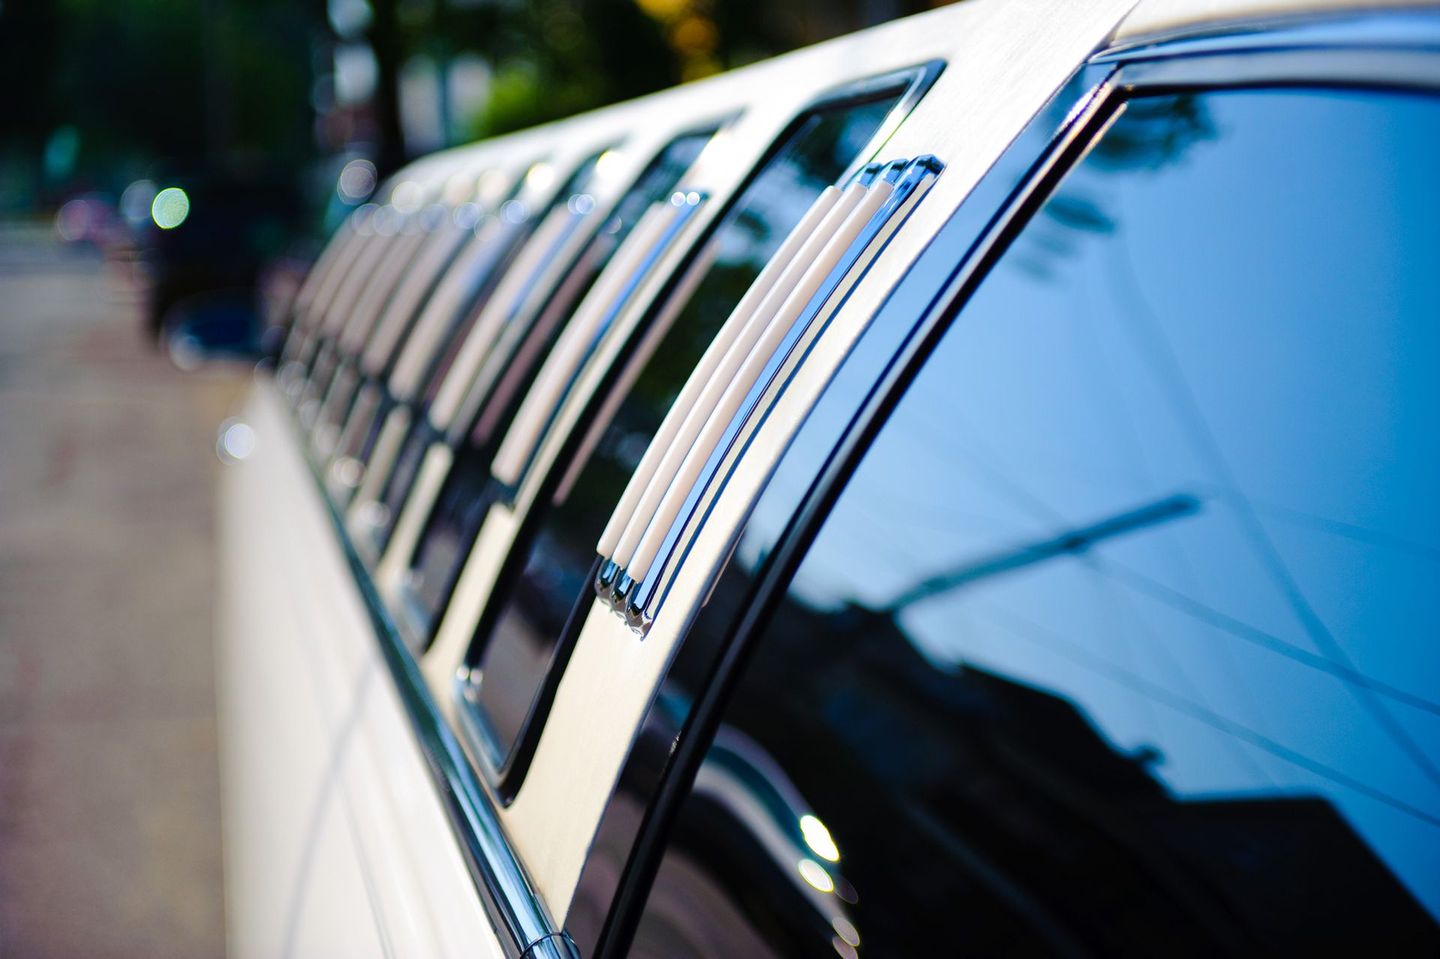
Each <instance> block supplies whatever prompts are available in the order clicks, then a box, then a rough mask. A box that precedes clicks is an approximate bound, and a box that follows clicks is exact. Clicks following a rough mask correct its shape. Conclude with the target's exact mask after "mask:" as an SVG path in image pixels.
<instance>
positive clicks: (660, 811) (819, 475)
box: [594, 11, 1440, 959]
mask: <svg viewBox="0 0 1440 959" xmlns="http://www.w3.org/2000/svg"><path fill="white" fill-rule="evenodd" d="M1347 25H1360V26H1362V27H1365V28H1366V29H1361V30H1359V31H1353V32H1348V33H1347ZM1257 30H1263V31H1264V32H1263V33H1258V34H1257V32H1256V31H1257ZM1376 56H1379V57H1382V58H1384V66H1381V67H1380V68H1379V69H1377V65H1376V64H1375V63H1374V59H1373V58H1374V57H1376ZM1277 84H1278V85H1282V86H1329V87H1336V86H1340V87H1351V88H1367V87H1369V88H1373V87H1381V88H1387V89H1393V88H1401V89H1416V90H1429V91H1435V92H1436V93H1440V16H1437V15H1435V14H1433V13H1427V14H1411V13H1390V12H1383V11H1382V12H1378V13H1376V12H1371V13H1361V14H1354V13H1347V14H1343V15H1336V16H1333V17H1331V16H1325V17H1315V16H1313V15H1312V16H1310V17H1301V18H1295V17H1291V18H1287V19H1285V20H1283V21H1278V22H1277V21H1265V26H1258V25H1257V24H1256V23H1254V22H1251V23H1248V24H1239V25H1235V26H1231V27H1229V28H1225V29H1218V28H1216V27H1215V26H1214V25H1201V26H1199V27H1196V28H1192V29H1189V30H1186V31H1182V32H1177V33H1176V34H1175V35H1174V36H1173V37H1172V38H1170V39H1167V40H1164V41H1143V42H1138V43H1134V44H1129V45H1125V46H1119V47H1115V48H1107V49H1104V50H1102V51H1100V52H1098V53H1097V54H1095V55H1094V56H1092V57H1091V58H1090V59H1088V60H1087V61H1086V62H1085V63H1083V64H1082V65H1081V66H1080V67H1079V69H1078V70H1077V71H1076V72H1075V73H1074V75H1073V76H1072V78H1071V80H1070V81H1069V82H1068V83H1066V84H1065V85H1064V86H1063V87H1062V88H1061V89H1060V91H1059V92H1058V93H1056V94H1055V96H1054V97H1053V98H1052V99H1051V100H1050V102H1049V103H1048V104H1047V105H1046V107H1045V108H1043V109H1042V110H1041V111H1040V112H1039V113H1037V115H1036V116H1035V117H1034V118H1033V119H1032V120H1031V121H1030V122H1029V123H1028V124H1026V126H1025V128H1024V130H1023V131H1022V133H1021V134H1020V135H1019V136H1018V137H1017V138H1016V139H1015V140H1014V141H1013V142H1012V143H1011V145H1010V146H1009V147H1007V148H1006V150H1005V151H1004V152H1003V153H1002V154H1001V156H1000V157H998V158H997V160H996V162H995V163H994V165H993V166H992V167H991V169H990V170H989V172H987V173H986V174H985V176H984V177H983V178H982V179H981V180H980V182H979V183H978V184H977V185H976V186H975V188H974V189H973V190H972V191H971V192H970V193H969V194H968V195H967V196H966V197H965V198H964V199H963V200H962V201H961V202H960V204H959V206H958V207H957V209H956V210H955V212H954V213H953V214H952V215H951V217H950V219H949V220H948V221H947V222H946V223H945V224H944V225H943V226H942V227H941V229H940V230H939V232H938V233H937V234H936V236H935V237H934V239H933V240H932V242H931V243H930V244H929V245H928V246H927V247H926V249H925V250H924V252H923V253H922V254H921V255H920V256H919V257H918V258H917V259H916V260H915V261H914V262H913V263H912V265H911V267H910V269H909V270H908V271H907V272H906V273H905V275H904V276H903V277H901V279H900V280H899V282H898V283H897V284H896V285H895V287H894V289H893V290H892V291H891V292H890V294H889V295H888V296H887V298H886V299H885V301H884V302H883V303H882V304H881V306H880V307H879V309H878V310H877V311H876V312H875V314H874V315H873V316H872V318H871V320H870V322H869V324H868V325H867V327H866V329H865V331H864V332H863V333H862V334H861V337H860V339H859V341H857V343H856V344H855V347H854V349H853V350H852V351H851V353H850V354H849V355H848V356H847V357H846V358H845V360H844V361H843V362H842V364H841V366H840V368H839V369H838V370H837V371H836V373H835V375H834V376H833V377H832V379H831V380H830V382H829V383H828V384H827V385H826V387H825V388H824V390H823V391H822V393H821V395H820V398H819V400H818V401H817V402H816V404H815V406H814V407H812V409H811V412H810V414H807V416H806V420H805V422H804V423H803V424H802V425H801V426H800V428H799V431H800V432H804V431H806V430H807V428H809V429H811V430H812V431H814V432H815V433H819V434H820V436H821V440H820V441H819V442H815V443H800V442H795V441H794V439H792V442H791V443H790V444H789V445H788V447H787V449H786V451H785V453H783V454H782V456H781V458H780V461H779V462H778V463H777V464H776V465H775V467H774V468H773V469H772V470H771V472H770V475H771V476H773V475H774V473H775V472H777V471H778V470H779V469H780V468H782V467H783V466H785V465H787V463H796V462H802V465H801V466H800V467H799V468H798V473H799V474H800V475H803V476H808V477H813V479H812V481H811V482H810V484H809V486H808V488H807V489H805V491H804V492H803V494H802V495H801V496H800V497H799V498H798V500H796V501H794V502H793V503H791V504H788V505H789V506H790V507H791V508H790V512H789V513H788V514H787V515H789V516H790V517H791V519H790V521H789V522H788V523H787V524H786V526H785V527H784V528H783V530H781V531H780V532H779V533H778V534H777V535H776V536H775V537H774V538H773V540H772V541H769V542H766V543H764V544H762V545H761V547H760V554H761V555H763V556H765V559H764V560H763V561H762V562H761V563H760V564H759V565H758V566H757V568H756V570H755V573H754V586H753V588H752V589H751V590H750V592H749V594H748V595H747V598H746V601H745V602H744V603H743V604H742V609H743V612H742V613H741V614H740V616H739V617H738V619H737V620H735V621H734V622H732V623H730V624H729V625H728V627H727V628H726V632H727V639H726V640H725V642H724V643H723V644H722V651H721V653H720V654H719V658H718V660H717V662H716V663H715V664H714V666H713V669H711V670H710V678H709V681H708V685H707V686H706V688H705V689H704V690H703V691H702V692H701V694H700V695H699V696H698V697H697V699H696V701H695V703H694V704H693V706H692V707H691V710H690V713H689V715H688V716H687V717H686V718H685V720H684V721H683V723H682V724H681V727H680V729H681V732H680V734H679V737H678V739H677V740H675V741H674V742H671V743H670V744H669V752H668V757H667V759H666V763H665V769H664V770H663V772H661V773H660V774H659V776H658V778H657V779H656V780H655V781H656V788H655V789H654V791H653V792H652V793H651V795H650V797H649V801H648V803H647V805H646V807H645V811H644V816H643V820H642V823H641V825H640V827H639V830H638V832H637V833H636V835H635V836H634V842H633V845H632V846H631V852H630V855H629V857H628V859H627V861H626V863H625V866H624V869H623V872H622V876H621V879H620V881H619V885H618V887H617V888H616V889H615V891H614V895H613V896H612V897H611V900H610V908H609V911H608V912H607V914H606V918H605V922H604V927H603V930H602V932H601V934H600V940H599V943H598V944H597V948H596V950H595V952H594V956H596V957H597V959H604V957H611V956H615V957H619V956H623V955H624V954H625V953H626V951H627V950H628V948H629V945H630V942H631V939H632V938H633V935H634V931H635V927H636V925H637V924H638V921H639V918H640V915H641V913H642V912H643V909H644V906H645V901H646V898H647V897H648V894H649V889H650V883H651V881H652V880H653V878H654V875H655V871H656V869H657V868H658V864H659V859H660V855H661V854H662V853H663V851H664V847H665V843H666V839H667V837H668V833H669V827H670V825H671V823H672V822H673V820H674V817H675V815H676V814H677V812H678V809H679V806H680V803H681V802H682V801H683V799H684V798H685V796H686V794H687V793H688V790H689V786H690V783H691V782H692V781H693V778H694V774H695V771H696V769H698V767H699V763H700V761H701V759H702V758H703V756H704V754H705V752H706V750H707V749H708V746H709V743H710V741H711V738H712V734H713V731H714V729H715V727H716V725H717V724H718V722H719V719H720V716H721V714H722V713H723V710H724V707H725V705H726V703H727V700H728V693H729V691H730V690H731V689H732V688H733V686H734V683H735V680H736V679H737V677H738V673H739V670H740V668H741V667H742V666H743V662H744V659H745V656H746V653H747V651H748V648H749V647H750V645H751V644H752V643H753V642H754V641H755V640H756V639H757V638H758V637H759V635H760V634H761V633H763V631H764V628H765V626H766V624H767V623H768V621H769V619H770V616H771V614H772V612H773V611H774V609H775V607H776V605H777V604H778V603H779V601H780V599H781V598H782V597H783V596H784V594H785V592H786V590H787V588H788V586H789V583H790V581H791V579H792V578H793V576H794V573H795V572H796V570H797V569H798V568H799V565H800V563H801V561H802V560H803V559H804V557H805V555H806V554H807V552H808V550H809V547H810V545H811V543H813V541H814V539H815V536H816V535H817V534H818V532H819V530H820V528H821V527H822V525H823V523H824V521H825V519H826V518H827V517H828V515H829V513H830V510H831V508H832V507H833V505H834V503H835V501H836V500H837V499H838V497H839V495H840V493H841V492H842V491H843V489H844V487H845V485H846V482H847V481H848V479H849V477H850V476H851V474H852V473H853V472H854V471H855V469H856V468H857V467H858V465H859V464H860V462H861V461H862V460H863V457H864V455H865V453H866V452H867V450H868V449H869V446H870V442H871V441H872V440H873V439H874V437H875V436H876V435H877V434H878V432H879V431H880V429H881V428H882V427H883V425H884V423H885V421H886V420H887V419H888V415H889V412H890V411H891V410H892V409H893V408H894V406H895V405H896V403H898V401H899V399H900V396H901V395H902V394H903V392H904V390H905V388H906V387H907V386H908V385H909V383H910V381H911V380H913V379H914V377H915V375H916V374H918V372H919V370H920V369H921V367H922V366H923V365H924V362H925V360H926V359H927V358H928V356H929V354H930V353H931V352H932V349H933V347H934V345H935V344H936V343H937V342H938V341H939V339H940V338H941V337H942V336H943V335H944V334H945V332H946V331H947V330H948V329H949V326H950V323H951V321H952V320H953V319H954V318H955V316H956V315H958V314H959V313H960V312H961V311H962V310H963V309H964V306H965V303H966V301H967V300H968V298H969V296H970V294H971V293H973V291H974V289H975V288H976V286H978V284H979V282H980V281H981V280H983V278H984V276H985V275H986V274H987V273H988V271H989V269H990V267H991V266H992V265H993V264H994V262H995V261H996V260H997V259H998V257H999V256H1000V254H1001V253H1003V251H1004V249H1005V247H1006V245H1007V244H1008V241H1009V240H1010V239H1012V238H1013V237H1014V236H1015V235H1016V234H1017V233H1018V232H1019V230H1020V229H1023V228H1024V226H1025V225H1026V224H1027V223H1028V222H1029V220H1030V218H1031V216H1032V215H1033V213H1034V212H1035V210H1036V209H1037V208H1038V207H1039V206H1040V205H1041V204H1042V203H1043V202H1044V200H1045V199H1047V198H1048V196H1049V193H1050V191H1051V190H1052V189H1053V187H1054V186H1055V185H1056V184H1057V183H1058V181H1059V180H1060V179H1061V178H1062V177H1063V176H1064V175H1065V174H1066V173H1067V172H1068V171H1069V170H1070V169H1072V168H1073V167H1074V166H1075V165H1076V164H1077V163H1078V162H1079V160H1080V159H1081V158H1083V156H1084V154H1085V153H1086V152H1087V151H1088V150H1089V148H1090V147H1091V146H1092V145H1093V144H1094V143H1095V142H1096V140H1098V138H1099V136H1100V135H1102V134H1103V132H1104V129H1105V127H1106V125H1107V124H1108V122H1109V120H1110V119H1111V118H1112V117H1113V116H1114V112H1115V110H1116V109H1117V108H1118V107H1119V106H1120V105H1121V104H1123V103H1124V102H1125V101H1127V100H1129V99H1133V98H1136V97H1140V96H1146V95H1154V94H1161V93H1165V92H1173V91H1176V90H1177V89H1187V88H1189V89H1207V90H1210V89H1224V88H1234V87H1242V86H1243V87H1253V86H1258V85H1277ZM821 404H827V405H829V406H830V407H832V409H833V411H834V413H833V414H832V415H821V416H815V415H813V414H814V412H815V410H817V409H819V407H820V406H821ZM838 414H848V415H838ZM835 422H839V423H843V424H844V425H843V426H841V427H839V428H838V429H834V428H832V427H827V426H825V425H823V424H826V423H835ZM822 431H823V432H822ZM798 435H799V433H797V438H798ZM804 450H824V451H826V452H824V453H820V454H818V455H817V454H814V453H812V454H809V455H808V457H807V454H806V453H804V452H802V451H804ZM769 489H770V488H769V487H768V484H767V486H766V487H762V490H761V493H760V496H764V495H765V493H766V492H768V491H769ZM757 500H758V497H757ZM754 505H755V504H754V503H752V504H751V510H749V511H747V512H746V514H745V515H746V517H748V516H749V515H751V513H752V512H753V508H754ZM744 525H745V523H744V521H742V522H741V523H740V524H738V525H737V527H736V529H735V530H734V531H733V533H732V535H731V552H732V554H733V549H734V546H735V544H737V543H738V542H739V537H740V533H741V531H742V529H743V528H744ZM719 575H720V574H719V573H717V574H716V577H715V578H716V580H717V581H718V578H719ZM713 585H714V584H713V583H712V588H713ZM689 613H690V616H691V617H692V625H693V617H695V616H697V615H701V611H700V610H698V609H696V610H691V611H689ZM684 655H685V646H684V638H683V636H682V639H681V641H680V644H679V646H678V647H677V649H676V651H675V652H674V654H673V655H672V658H671V660H670V663H669V665H668V666H667V668H666V671H665V675H666V676H668V675H671V674H673V673H674V672H675V671H676V670H677V668H678V664H679V663H680V662H681V661H682V659H683V657H684ZM656 688H657V690H658V689H659V686H658V685H657V687H656ZM666 709H667V706H666V705H665V704H662V703H661V701H660V700H659V699H658V697H657V698H654V699H652V700H651V703H650V705H649V707H648V709H647V710H646V714H645V719H644V720H643V721H642V723H641V724H640V725H639V726H637V730H636V731H637V734H638V732H639V730H641V729H644V728H646V727H648V726H649V725H650V723H651V720H652V719H653V718H654V717H655V716H657V715H658V714H660V713H662V712H664V711H665V710H666ZM632 748H633V747H632ZM634 759H635V757H634V754H633V753H632V754H631V756H630V757H629V758H628V759H627V762H626V767H627V770H628V769H629V767H630V763H631V762H632V761H634ZM624 776H625V773H623V772H622V774H621V778H622V779H623V778H624Z"/></svg>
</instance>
